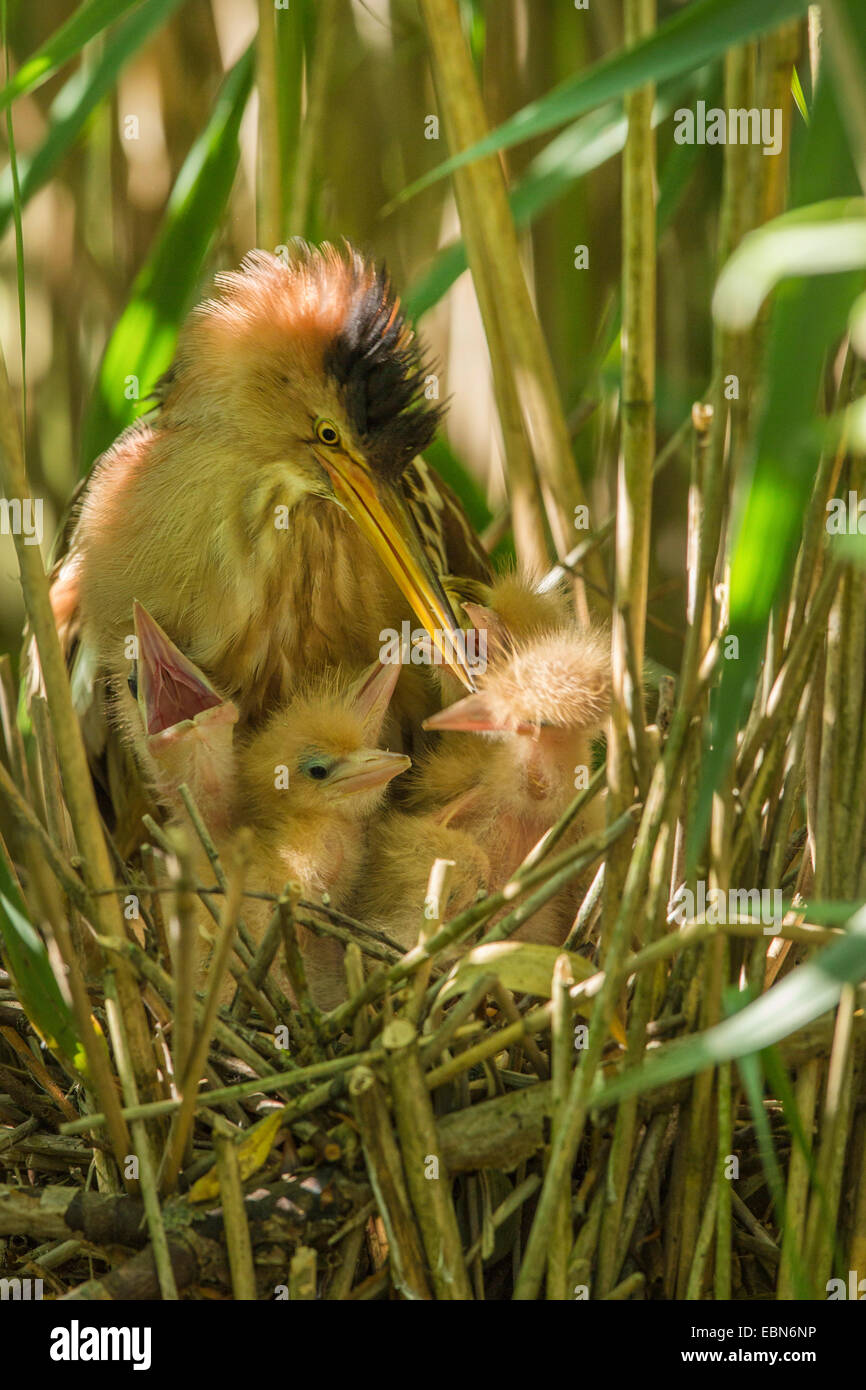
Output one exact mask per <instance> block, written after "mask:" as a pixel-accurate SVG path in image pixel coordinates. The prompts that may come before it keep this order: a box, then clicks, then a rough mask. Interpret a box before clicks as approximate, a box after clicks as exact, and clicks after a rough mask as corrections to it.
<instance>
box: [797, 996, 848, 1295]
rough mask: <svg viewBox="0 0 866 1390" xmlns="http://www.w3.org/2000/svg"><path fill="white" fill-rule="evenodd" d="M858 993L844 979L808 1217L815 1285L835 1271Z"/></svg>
mask: <svg viewBox="0 0 866 1390" xmlns="http://www.w3.org/2000/svg"><path fill="white" fill-rule="evenodd" d="M856 1000H857V994H856V990H855V989H854V987H853V986H852V985H847V984H846V985H843V986H842V994H841V998H840V1000H839V1006H838V1010H837V1014H836V1028H835V1032H834V1036H833V1050H832V1052H831V1054H830V1063H829V1067H828V1069H827V1091H826V1095H825V1099H824V1124H823V1127H822V1132H821V1142H820V1146H819V1150H818V1157H817V1165H818V1172H819V1173H820V1174H821V1177H822V1184H821V1187H820V1188H817V1189H816V1190H815V1191H813V1194H812V1200H811V1203H810V1206H809V1216H808V1220H807V1223H806V1268H807V1269H808V1270H809V1274H810V1277H811V1279H812V1284H813V1290H814V1292H815V1293H816V1294H817V1293H819V1292H820V1293H823V1292H825V1291H826V1284H827V1280H828V1279H829V1278H830V1275H831V1273H832V1265H833V1249H834V1236H835V1232H836V1224H837V1220H838V1210H839V1201H840V1197H841V1188H842V1176H843V1172H844V1167H845V1148H846V1145H847V1141H848V1127H849V1124H850V1120H851V1114H852V1111H853V1101H854V1098H853V1095H852V1090H853V1087H852V1084H851V1083H852V1078H853V1070H854V1049H853V1046H852V1044H853V1023H854V1011H855V1009H856V1006H857V1005H856Z"/></svg>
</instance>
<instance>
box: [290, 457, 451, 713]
mask: <svg viewBox="0 0 866 1390" xmlns="http://www.w3.org/2000/svg"><path fill="white" fill-rule="evenodd" d="M316 457H317V458H318V460H319V462H320V463H321V464H322V467H323V468H324V469H325V470H326V472H327V474H328V477H329V478H330V479H331V483H332V485H333V488H334V495H335V497H336V498H337V501H338V502H340V503H341V505H342V506H343V507H344V508H345V509H346V511H347V512H348V513H349V515H350V516H351V517H352V518H353V520H354V521H355V522H357V524H358V526H359V527H360V529H361V530H362V531H363V533H364V535H365V536H366V537H367V539H368V541H369V542H370V544H371V545H372V546H373V549H374V550H375V551H376V554H377V555H378V556H379V559H380V560H381V561H382V563H383V564H384V566H385V568H386V569H387V570H388V572H389V574H390V575H391V578H392V579H393V580H394V582H395V584H396V585H397V587H398V589H399V590H400V591H401V593H402V594H403V595H404V596H405V598H406V600H407V602H408V603H409V604H410V605H411V608H412V611H413V612H414V613H415V615H416V617H417V618H418V620H419V621H420V622H421V623H423V625H424V627H425V628H426V629H427V631H428V632H429V634H430V637H431V638H432V640H433V643H434V645H435V646H436V648H437V650H438V651H439V652H440V654H441V656H442V659H443V661H444V662H445V663H446V665H447V666H449V667H450V668H451V670H452V671H453V672H454V674H455V676H457V678H458V680H459V681H460V682H461V684H462V685H464V686H465V687H466V689H467V690H474V689H475V682H474V680H473V677H472V670H471V668H470V666H469V663H468V662H467V660H466V652H465V648H464V644H463V640H462V635H460V624H459V622H458V621H457V618H456V617H455V615H454V613H453V612H452V610H451V605H450V603H449V601H448V598H447V596H446V594H445V591H444V589H443V588H442V585H441V584H440V582H439V580H438V578H437V576H436V574H435V572H434V570H433V566H432V565H431V564H430V561H429V559H428V558H427V556H426V555H425V554H424V550H423V548H422V546H421V544H420V541H419V540H418V538H417V536H416V534H415V530H414V526H413V523H412V519H411V517H410V515H409V513H408V511H407V509H406V506H405V504H404V502H403V501H402V499H401V498H400V496H399V495H398V493H397V492H396V491H395V489H394V488H392V487H389V486H388V485H387V484H385V483H380V484H379V485H378V488H377V486H376V485H375V484H374V482H373V480H372V478H371V476H370V473H369V470H368V469H367V467H366V465H364V464H363V463H361V462H360V461H359V460H358V459H356V458H354V457H352V456H351V455H350V454H348V453H347V452H346V451H345V450H342V449H341V450H335V451H333V452H328V453H325V452H323V451H320V450H316Z"/></svg>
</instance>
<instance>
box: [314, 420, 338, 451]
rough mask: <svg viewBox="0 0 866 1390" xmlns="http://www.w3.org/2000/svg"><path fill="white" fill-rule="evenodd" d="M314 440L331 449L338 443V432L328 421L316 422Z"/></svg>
mask: <svg viewBox="0 0 866 1390" xmlns="http://www.w3.org/2000/svg"><path fill="white" fill-rule="evenodd" d="M316 438H317V439H318V440H319V443H320V444H327V445H328V446H329V447H330V448H333V447H334V445H335V444H339V442H340V432H339V430H338V429H337V427H336V425H332V424H331V422H330V420H317V421H316Z"/></svg>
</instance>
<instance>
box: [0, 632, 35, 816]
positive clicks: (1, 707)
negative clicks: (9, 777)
mask: <svg viewBox="0 0 866 1390" xmlns="http://www.w3.org/2000/svg"><path fill="white" fill-rule="evenodd" d="M17 712H18V699H17V692H16V684H15V678H14V676H13V673H12V658H11V657H10V656H9V654H8V653H7V652H4V653H3V655H2V656H0V726H2V729H3V734H4V739H5V743H6V749H7V752H8V755H9V763H10V766H11V768H12V773H13V776H14V778H15V781H16V783H17V785H19V786H20V787H23V789H24V791H25V792H26V794H27V796H28V797H29V796H30V795H31V786H30V769H29V768H28V766H27V754H26V752H25V750H24V739H23V737H22V735H21V730H20V729H19V727H18V713H17Z"/></svg>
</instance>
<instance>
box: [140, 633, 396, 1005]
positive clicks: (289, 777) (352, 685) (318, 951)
mask: <svg viewBox="0 0 866 1390" xmlns="http://www.w3.org/2000/svg"><path fill="white" fill-rule="evenodd" d="M136 622H137V625H138V631H139V635H140V638H141V636H142V635H143V636H144V640H143V641H140V649H139V669H138V699H139V709H140V711H141V716H142V720H143V729H144V734H143V736H142V734H141V733H139V735H138V738H137V741H136V748H137V751H138V752H139V755H140V756H141V751H142V749H143V750H144V758H146V759H147V760H148V763H149V764H153V766H154V771H153V772H152V774H151V775H152V777H153V780H154V782H155V784H156V785H157V787H158V788H159V790H160V793H161V794H162V796H163V797H164V799H165V800H166V802H167V803H168V804H169V805H170V806H171V808H172V810H173V812H174V815H175V818H176V819H178V820H180V819H183V816H184V812H183V803H182V801H181V800H180V797H179V795H178V791H177V789H178V787H179V786H180V784H181V783H182V782H184V781H186V782H188V783H190V786H191V789H192V788H193V787H194V786H195V787H197V788H198V791H199V796H197V797H196V800H197V802H198V804H199V809H200V810H201V812H202V815H203V817H204V819H205V822H206V824H207V826H208V829H209V831H210V833H211V835H212V836H213V839H214V842H215V844H216V847H217V850H218V851H223V850H225V849H226V848H227V846H228V844H229V842H230V839H231V836H232V834H233V833H234V831H235V830H237V829H238V828H239V827H240V826H249V827H250V828H252V830H253V831H254V832H255V844H254V850H253V857H252V862H251V864H250V867H249V870H248V874H247V887H248V889H249V890H250V891H252V892H266V893H274V894H278V893H280V892H281V891H282V889H283V888H284V886H285V884H286V883H287V882H288V881H289V880H292V881H294V882H297V883H298V884H299V885H300V888H301V893H302V896H304V897H306V898H311V899H317V898H321V896H322V895H323V894H326V893H327V894H328V895H329V897H330V900H331V903H332V904H333V906H335V907H337V908H345V907H347V906H348V905H349V902H350V900H351V897H352V894H353V892H354V891H355V888H356V885H357V879H358V876H359V874H360V872H361V869H362V865H363V860H364V853H365V830H366V827H367V824H368V822H369V821H370V818H371V817H372V815H373V814H374V812H375V811H376V810H377V809H378V808H379V807H380V806H381V804H382V801H383V798H384V795H385V788H386V786H387V784H388V783H389V782H390V781H391V779H392V778H394V777H396V776H397V775H398V774H399V773H401V772H404V771H405V770H406V769H407V768H408V767H409V766H410V760H409V758H408V757H406V756H405V755H403V754H399V753H390V752H387V751H383V750H382V749H379V748H377V747H376V742H377V740H378V738H379V734H380V730H381V727H382V724H383V721H384V718H385V715H386V713H387V709H388V704H389V701H390V698H391V695H392V693H393V690H394V686H395V685H396V682H397V678H398V676H399V672H400V668H399V667H398V666H395V665H391V666H386V665H382V664H380V663H378V662H377V663H376V664H375V666H373V667H371V668H369V669H368V670H367V671H365V672H364V673H363V674H362V675H361V676H360V677H358V678H356V679H355V680H353V681H350V680H348V679H347V678H346V677H345V676H342V675H341V674H340V673H332V674H330V675H328V676H324V677H321V678H319V679H317V680H314V681H310V682H309V683H308V685H307V687H306V688H305V690H303V691H302V692H301V693H299V694H298V695H296V696H295V698H294V699H293V700H292V701H290V702H289V703H288V704H286V705H285V706H283V707H281V708H279V709H278V710H276V711H275V712H274V713H273V714H272V715H271V717H270V718H269V719H268V720H267V722H266V723H265V724H264V725H263V726H262V727H261V728H259V729H257V730H255V731H254V732H252V733H248V734H247V735H246V736H245V737H243V738H242V739H240V740H238V739H237V738H236V739H235V742H234V745H233V746H232V747H231V750H230V754H229V756H228V757H226V756H224V754H225V730H226V729H227V728H228V729H229V730H231V728H232V725H233V723H234V720H235V718H236V715H235V714H234V713H233V710H232V709H231V708H230V707H229V706H230V702H225V701H224V702H220V701H219V696H218V695H217V694H216V692H215V691H214V689H213V687H212V686H211V685H210V683H209V682H208V681H207V680H206V679H205V678H204V677H203V676H202V674H201V672H197V670H196V668H195V666H194V664H193V663H191V662H189V660H188V659H187V658H185V657H183V655H182V653H180V652H179V650H178V648H177V647H176V646H175V645H174V643H172V642H171V641H170V639H169V638H168V637H167V636H166V634H165V633H163V632H161V629H159V628H158V627H157V625H156V624H153V622H152V620H151V619H150V618H149V615H148V614H147V613H146V612H145V611H144V610H143V609H142V608H141V607H140V606H139V608H138V610H137V614H136ZM214 699H216V701H217V703H216V704H214V703H212V701H213V700H214ZM203 705H204V707H203ZM172 717H174V723H173V724H166V722H165V721H166V720H167V719H169V718H172ZM209 749H211V750H213V751H214V753H215V757H214V761H213V763H212V764H209V762H208V750H209ZM200 798H201V799H200ZM195 869H196V873H197V875H198V878H199V881H200V882H201V883H202V884H203V885H204V886H206V887H212V886H216V879H215V877H214V875H213V871H212V869H211V867H210V864H209V862H208V860H207V858H206V856H205V854H204V851H203V850H202V851H200V852H199V851H196V855H195ZM272 910H273V909H272V905H271V904H270V903H267V902H264V901H261V900H256V899H252V898H250V899H247V900H246V901H245V905H244V910H243V915H244V920H245V922H246V924H247V926H248V927H249V929H250V932H251V934H252V936H253V938H254V939H255V940H260V939H261V936H262V935H263V933H264V930H265V928H266V926H267V923H268V921H269V919H270V915H271V912H272ZM209 923H210V918H209V916H208V915H207V914H205V913H204V912H203V914H202V918H201V923H200V926H201V927H202V928H203V929H204V930H203V932H202V935H203V936H204V937H208V936H209V935H210V930H209ZM301 948H302V951H303V954H304V957H305V961H306V966H307V971H308V977H309V980H310V988H311V993H312V995H313V999H314V1001H315V1002H316V1003H317V1004H318V1005H319V1006H320V1007H323V1008H328V1007H332V1005H333V1004H334V1003H337V1002H339V1000H340V999H341V998H342V997H343V996H344V993H345V986H344V980H343V973H342V954H343V952H342V947H341V946H340V945H339V943H335V942H332V941H328V940H326V939H323V938H317V937H314V936H312V935H306V934H305V935H304V939H303V940H302V942H301ZM203 968H204V963H203ZM282 983H283V985H284V986H285V981H283V982H282Z"/></svg>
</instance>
